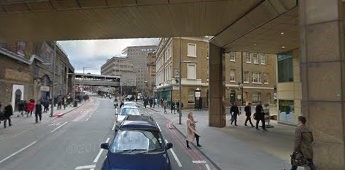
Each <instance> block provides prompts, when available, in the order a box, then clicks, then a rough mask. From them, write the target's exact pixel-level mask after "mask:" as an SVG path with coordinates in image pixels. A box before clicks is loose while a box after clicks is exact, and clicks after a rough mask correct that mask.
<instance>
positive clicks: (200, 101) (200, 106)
mask: <svg viewBox="0 0 345 170" xmlns="http://www.w3.org/2000/svg"><path fill="white" fill-rule="evenodd" d="M198 106H199V108H198V109H199V110H201V109H202V98H201V97H200V98H199V105H198Z"/></svg>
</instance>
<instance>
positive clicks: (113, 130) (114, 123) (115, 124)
mask: <svg viewBox="0 0 345 170" xmlns="http://www.w3.org/2000/svg"><path fill="white" fill-rule="evenodd" d="M115 126H116V123H114V125H113V128H111V130H113V131H114V130H115Z"/></svg>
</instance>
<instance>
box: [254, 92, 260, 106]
mask: <svg viewBox="0 0 345 170" xmlns="http://www.w3.org/2000/svg"><path fill="white" fill-rule="evenodd" d="M260 99H261V93H257V92H256V93H253V103H259V102H260Z"/></svg>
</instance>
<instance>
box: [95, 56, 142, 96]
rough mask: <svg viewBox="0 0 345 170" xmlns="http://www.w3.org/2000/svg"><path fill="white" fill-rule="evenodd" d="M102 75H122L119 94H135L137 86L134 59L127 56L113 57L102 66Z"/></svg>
mask: <svg viewBox="0 0 345 170" xmlns="http://www.w3.org/2000/svg"><path fill="white" fill-rule="evenodd" d="M101 74H102V75H109V76H120V77H121V78H120V87H119V89H117V92H118V93H119V94H123V95H124V94H133V93H134V92H135V88H136V84H137V82H136V80H137V79H136V73H135V72H134V66H133V62H132V60H129V59H128V58H126V57H112V58H111V59H108V60H107V62H106V63H105V64H103V65H102V67H101Z"/></svg>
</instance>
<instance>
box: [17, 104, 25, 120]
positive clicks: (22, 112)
mask: <svg viewBox="0 0 345 170" xmlns="http://www.w3.org/2000/svg"><path fill="white" fill-rule="evenodd" d="M18 111H19V113H20V115H22V117H23V116H24V101H23V100H21V101H19V103H18ZM18 116H19V115H18Z"/></svg>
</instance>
